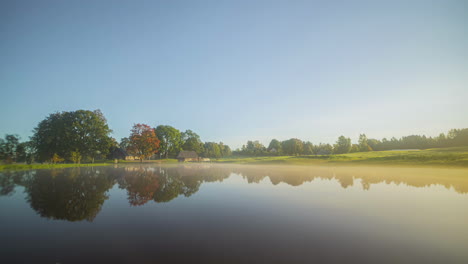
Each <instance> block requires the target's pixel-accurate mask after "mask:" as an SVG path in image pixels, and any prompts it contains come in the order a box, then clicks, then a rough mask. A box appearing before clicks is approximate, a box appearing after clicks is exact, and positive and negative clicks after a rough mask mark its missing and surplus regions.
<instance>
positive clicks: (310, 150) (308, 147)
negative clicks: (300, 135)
mask: <svg viewBox="0 0 468 264" xmlns="http://www.w3.org/2000/svg"><path fill="white" fill-rule="evenodd" d="M302 154H304V155H312V154H314V145H313V144H312V142H310V141H307V142H305V143H304V150H303V153H302Z"/></svg>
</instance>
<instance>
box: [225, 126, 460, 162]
mask: <svg viewBox="0 0 468 264" xmlns="http://www.w3.org/2000/svg"><path fill="white" fill-rule="evenodd" d="M458 146H468V128H463V129H451V130H450V131H449V132H448V133H447V134H444V133H441V134H440V135H439V136H437V137H426V136H424V135H422V136H421V135H411V136H405V137H401V138H399V139H397V138H395V137H392V138H391V139H386V138H383V139H382V140H378V139H373V138H367V136H366V135H365V134H361V135H359V140H358V142H357V144H353V143H352V142H351V139H350V138H348V137H345V136H340V137H339V138H338V140H337V141H336V143H335V144H333V145H331V144H326V143H320V144H312V143H311V142H310V141H303V140H300V139H297V138H291V139H288V140H284V141H279V140H277V139H272V140H271V141H270V144H269V145H268V147H266V146H264V145H263V144H262V143H260V142H259V141H250V140H249V141H247V143H246V144H245V145H243V146H242V148H241V149H237V150H235V151H233V154H235V155H240V156H274V155H278V156H279V155H290V156H294V155H331V154H344V153H354V152H367V151H382V150H397V149H427V148H445V147H458Z"/></svg>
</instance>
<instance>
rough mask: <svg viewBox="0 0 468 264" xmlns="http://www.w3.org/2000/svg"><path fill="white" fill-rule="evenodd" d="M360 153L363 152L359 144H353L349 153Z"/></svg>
mask: <svg viewBox="0 0 468 264" xmlns="http://www.w3.org/2000/svg"><path fill="white" fill-rule="evenodd" d="M360 151H361V150H360V148H359V145H358V144H353V145H352V146H351V150H350V151H349V152H351V153H355V152H360Z"/></svg>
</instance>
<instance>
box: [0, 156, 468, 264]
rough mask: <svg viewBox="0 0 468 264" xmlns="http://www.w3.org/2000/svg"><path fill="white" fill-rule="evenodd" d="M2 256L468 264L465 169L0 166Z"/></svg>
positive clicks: (18, 259) (22, 259)
mask: <svg viewBox="0 0 468 264" xmlns="http://www.w3.org/2000/svg"><path fill="white" fill-rule="evenodd" d="M0 188H1V189H0V210H1V215H0V234H1V242H0V243H1V245H0V256H1V260H0V262H1V263H54V264H55V263H312V262H320V263H324V262H326V263H343V262H347V263H349V262H353V263H468V169H448V168H447V169H445V168H391V167H362V166H353V167H333V166H323V167H314V166H286V165H285V166H267V165H265V166H254V165H216V164H184V165H165V166H159V165H141V166H140V165H138V164H137V165H126V166H115V167H84V168H70V169H54V170H30V171H14V172H0Z"/></svg>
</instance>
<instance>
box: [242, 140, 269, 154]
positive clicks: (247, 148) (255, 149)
mask: <svg viewBox="0 0 468 264" xmlns="http://www.w3.org/2000/svg"><path fill="white" fill-rule="evenodd" d="M241 153H242V154H243V155H248V156H262V155H265V154H266V153H267V152H266V148H265V146H263V144H262V143H260V141H258V140H255V141H251V140H249V141H247V144H246V145H244V146H242V150H241Z"/></svg>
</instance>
